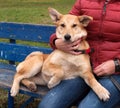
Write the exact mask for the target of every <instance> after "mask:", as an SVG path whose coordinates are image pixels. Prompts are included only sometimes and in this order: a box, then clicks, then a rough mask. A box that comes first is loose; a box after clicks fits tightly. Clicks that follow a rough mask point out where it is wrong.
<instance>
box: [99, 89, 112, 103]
mask: <svg viewBox="0 0 120 108" xmlns="http://www.w3.org/2000/svg"><path fill="white" fill-rule="evenodd" d="M98 96H99V98H100V100H103V101H108V100H109V98H110V93H109V91H108V90H107V89H105V88H104V87H101V88H99V93H98Z"/></svg>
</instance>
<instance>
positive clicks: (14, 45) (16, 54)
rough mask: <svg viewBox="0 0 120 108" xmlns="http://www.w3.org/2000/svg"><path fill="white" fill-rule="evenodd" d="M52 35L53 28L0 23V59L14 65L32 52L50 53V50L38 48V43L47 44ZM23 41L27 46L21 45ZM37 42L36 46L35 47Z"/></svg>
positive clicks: (42, 47)
mask: <svg viewBox="0 0 120 108" xmlns="http://www.w3.org/2000/svg"><path fill="white" fill-rule="evenodd" d="M52 33H55V26H50V25H36V24H34V25H33V24H21V23H6V22H1V23H0V59H3V60H8V61H10V62H11V63H13V64H14V63H15V62H20V61H22V60H24V58H25V57H26V56H27V55H28V54H29V53H31V52H33V51H42V52H44V53H50V52H51V51H52V49H51V48H49V47H46V48H45V47H44V45H43V46H39V43H49V37H50V35H51V34H52ZM24 41H27V45H26V44H23V43H24ZM32 42H34V43H32ZM37 42H38V46H35V45H34V44H36V43H37Z"/></svg>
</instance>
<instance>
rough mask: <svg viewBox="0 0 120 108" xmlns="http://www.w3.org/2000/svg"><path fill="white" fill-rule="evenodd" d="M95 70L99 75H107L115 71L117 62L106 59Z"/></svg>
mask: <svg viewBox="0 0 120 108" xmlns="http://www.w3.org/2000/svg"><path fill="white" fill-rule="evenodd" d="M93 72H94V73H95V74H96V75H97V76H106V75H111V74H113V73H115V64H114V61H113V60H109V61H106V62H104V63H102V64H100V65H99V66H97V67H96V68H95V69H94V70H93Z"/></svg>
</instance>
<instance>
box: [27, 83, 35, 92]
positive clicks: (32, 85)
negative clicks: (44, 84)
mask: <svg viewBox="0 0 120 108" xmlns="http://www.w3.org/2000/svg"><path fill="white" fill-rule="evenodd" d="M27 87H28V89H29V90H30V91H32V92H36V91H37V86H36V85H35V83H30V84H29V85H28V86H27Z"/></svg>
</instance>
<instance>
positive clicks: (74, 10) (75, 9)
mask: <svg viewBox="0 0 120 108" xmlns="http://www.w3.org/2000/svg"><path fill="white" fill-rule="evenodd" d="M80 10H81V0H77V1H76V2H75V4H74V5H73V7H72V9H71V10H70V12H69V14H72V15H77V16H79V15H81V12H80Z"/></svg>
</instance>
